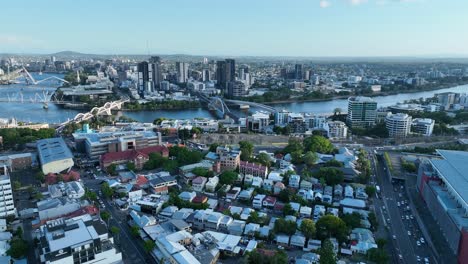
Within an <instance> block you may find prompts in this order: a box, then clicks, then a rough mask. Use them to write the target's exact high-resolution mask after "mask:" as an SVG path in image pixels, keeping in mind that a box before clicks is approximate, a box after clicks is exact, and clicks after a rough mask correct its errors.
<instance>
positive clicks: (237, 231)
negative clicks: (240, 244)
mask: <svg viewBox="0 0 468 264" xmlns="http://www.w3.org/2000/svg"><path fill="white" fill-rule="evenodd" d="M245 224H246V223H245V221H242V220H234V221H232V222H231V224H230V225H229V226H228V232H229V234H231V235H236V236H242V234H243V233H244V229H245Z"/></svg>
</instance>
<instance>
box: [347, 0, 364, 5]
mask: <svg viewBox="0 0 468 264" xmlns="http://www.w3.org/2000/svg"><path fill="white" fill-rule="evenodd" d="M349 2H350V3H351V4H352V5H360V4H364V3H366V2H367V0H350V1H349Z"/></svg>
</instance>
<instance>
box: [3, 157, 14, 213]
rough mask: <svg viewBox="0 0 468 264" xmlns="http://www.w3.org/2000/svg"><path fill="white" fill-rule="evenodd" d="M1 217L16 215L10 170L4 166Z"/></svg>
mask: <svg viewBox="0 0 468 264" xmlns="http://www.w3.org/2000/svg"><path fill="white" fill-rule="evenodd" d="M0 193H2V195H0V217H2V218H3V217H6V216H9V215H16V209H15V204H14V203H13V190H12V188H11V181H10V176H9V175H8V169H7V167H6V166H3V173H2V174H0Z"/></svg>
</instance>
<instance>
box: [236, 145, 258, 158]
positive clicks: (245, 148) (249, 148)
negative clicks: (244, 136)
mask: <svg viewBox="0 0 468 264" xmlns="http://www.w3.org/2000/svg"><path fill="white" fill-rule="evenodd" d="M239 146H240V150H241V156H240V158H241V160H249V159H250V158H251V157H252V154H253V151H254V145H253V144H252V143H251V142H249V141H239Z"/></svg>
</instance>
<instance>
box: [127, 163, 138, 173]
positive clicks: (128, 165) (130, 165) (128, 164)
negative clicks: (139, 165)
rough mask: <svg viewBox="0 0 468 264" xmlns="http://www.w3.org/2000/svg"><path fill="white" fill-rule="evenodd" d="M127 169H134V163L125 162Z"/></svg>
mask: <svg viewBox="0 0 468 264" xmlns="http://www.w3.org/2000/svg"><path fill="white" fill-rule="evenodd" d="M127 169H128V170H131V171H136V166H135V163H133V162H127Z"/></svg>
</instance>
